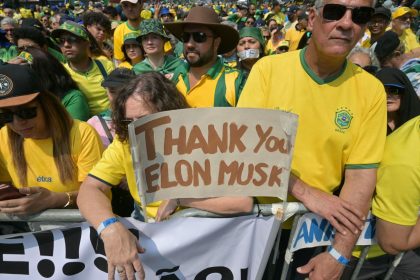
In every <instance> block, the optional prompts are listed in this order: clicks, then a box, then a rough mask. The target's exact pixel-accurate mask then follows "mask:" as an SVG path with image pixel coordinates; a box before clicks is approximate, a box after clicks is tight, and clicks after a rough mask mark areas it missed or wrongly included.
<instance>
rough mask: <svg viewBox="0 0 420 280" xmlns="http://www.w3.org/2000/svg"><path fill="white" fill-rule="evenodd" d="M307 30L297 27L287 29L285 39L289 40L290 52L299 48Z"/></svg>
mask: <svg viewBox="0 0 420 280" xmlns="http://www.w3.org/2000/svg"><path fill="white" fill-rule="evenodd" d="M305 32H306V30H300V31H299V30H297V29H296V28H290V29H289V30H287V31H286V35H285V36H284V39H285V40H286V41H289V52H291V51H294V50H297V48H298V46H299V41H300V39H302V37H303V35H304V34H305Z"/></svg>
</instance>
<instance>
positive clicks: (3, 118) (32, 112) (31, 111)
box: [0, 107, 37, 123]
mask: <svg viewBox="0 0 420 280" xmlns="http://www.w3.org/2000/svg"><path fill="white" fill-rule="evenodd" d="M36 108H37V107H29V108H21V109H18V110H15V111H13V112H12V111H8V112H0V123H10V122H13V115H16V116H18V117H19V118H20V119H22V120H30V119H33V118H35V117H36V115H37V110H36Z"/></svg>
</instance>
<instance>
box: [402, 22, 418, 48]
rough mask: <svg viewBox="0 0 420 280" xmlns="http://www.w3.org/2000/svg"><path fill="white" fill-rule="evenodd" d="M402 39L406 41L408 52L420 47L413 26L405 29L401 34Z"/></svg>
mask: <svg viewBox="0 0 420 280" xmlns="http://www.w3.org/2000/svg"><path fill="white" fill-rule="evenodd" d="M400 40H401V42H403V43H404V46H405V52H406V53H408V52H410V51H411V50H414V49H416V48H418V47H420V44H419V43H418V42H417V38H416V35H415V34H414V32H413V30H411V28H408V29H405V30H404V31H403V33H402V35H401V36H400Z"/></svg>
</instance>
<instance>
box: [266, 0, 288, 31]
mask: <svg viewBox="0 0 420 280" xmlns="http://www.w3.org/2000/svg"><path fill="white" fill-rule="evenodd" d="M270 18H274V19H275V20H276V21H277V24H279V25H284V22H285V21H286V15H285V14H283V13H282V12H281V6H280V2H279V1H274V2H273V6H272V8H271V12H269V13H267V14H266V15H265V17H264V19H265V20H268V19H270Z"/></svg>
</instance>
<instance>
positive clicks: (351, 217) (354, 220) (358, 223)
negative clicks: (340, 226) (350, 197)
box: [340, 208, 365, 232]
mask: <svg viewBox="0 0 420 280" xmlns="http://www.w3.org/2000/svg"><path fill="white" fill-rule="evenodd" d="M340 213H341V214H342V215H343V216H344V217H345V218H346V219H347V220H348V221H349V222H350V223H351V224H352V225H354V226H355V227H356V229H357V230H363V226H364V224H365V221H364V220H362V219H360V218H359V217H358V216H356V215H355V214H354V213H353V212H351V211H348V210H347V209H344V208H343V209H342V210H341V211H340ZM353 232H355V231H354V230H353Z"/></svg>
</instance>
